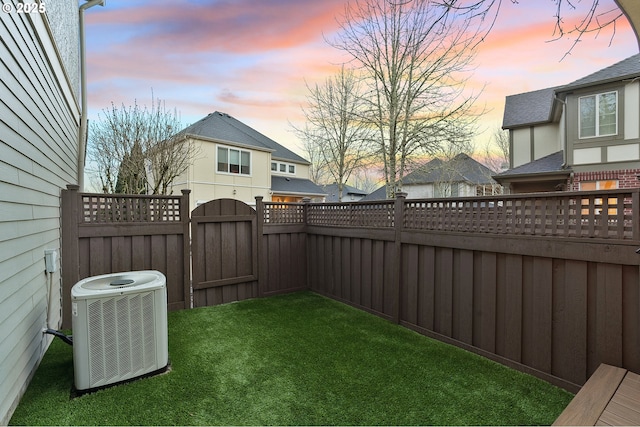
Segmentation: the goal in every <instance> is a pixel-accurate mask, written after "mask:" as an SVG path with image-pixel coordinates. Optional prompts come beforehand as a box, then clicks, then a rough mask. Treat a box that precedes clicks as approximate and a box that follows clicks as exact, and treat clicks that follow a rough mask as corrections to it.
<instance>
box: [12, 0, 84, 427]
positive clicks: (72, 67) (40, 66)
mask: <svg viewBox="0 0 640 427" xmlns="http://www.w3.org/2000/svg"><path fill="white" fill-rule="evenodd" d="M3 3H5V4H7V5H11V4H13V9H14V10H13V12H6V11H5V12H4V13H1V14H0V58H2V60H1V61H0V82H1V83H2V84H1V86H0V87H1V89H0V92H1V94H2V109H1V112H0V343H1V345H0V425H7V424H8V422H9V419H10V417H11V415H12V413H13V411H14V409H15V407H16V405H17V404H18V401H19V399H20V397H21V396H22V394H23V393H24V391H25V389H26V387H27V385H28V382H29V380H30V379H31V377H32V375H33V374H34V372H35V370H36V368H37V366H38V364H39V363H40V360H41V358H42V356H43V354H44V352H45V351H46V349H47V348H48V345H49V344H50V342H51V340H52V336H51V335H44V334H43V332H42V331H43V328H45V327H47V325H49V326H51V327H52V328H57V327H58V325H59V324H60V317H61V315H60V298H61V294H60V289H61V274H60V269H59V268H57V271H55V272H53V273H46V272H45V271H46V270H45V251H47V250H55V251H56V253H57V254H60V248H61V246H62V245H61V231H60V220H61V218H60V190H61V189H63V188H65V187H66V185H67V184H76V183H78V176H77V175H78V131H79V116H80V107H79V94H78V91H79V87H80V76H79V66H78V64H79V38H78V37H79V27H78V2H77V1H76V0H58V1H51V2H46V13H27V14H22V13H17V12H16V9H15V4H16V2H3ZM42 4H43V5H44V3H42ZM61 256H64V254H61ZM57 265H58V266H59V265H60V263H59V262H58V263H57ZM49 291H51V296H50V297H49V296H48V294H49ZM49 301H51V306H50V307H48V306H49ZM47 313H48V316H49V321H47Z"/></svg>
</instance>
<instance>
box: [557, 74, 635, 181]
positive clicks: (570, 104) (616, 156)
mask: <svg viewBox="0 0 640 427" xmlns="http://www.w3.org/2000/svg"><path fill="white" fill-rule="evenodd" d="M609 91H616V92H617V93H618V132H617V134H616V135H612V136H603V137H595V138H585V139H580V138H579V135H578V100H579V98H580V97H583V96H586V95H593V94H599V93H604V92H609ZM567 110H568V111H569V114H568V116H567V121H568V126H567V141H568V144H567V150H568V156H567V160H568V164H569V165H570V166H578V168H577V169H576V170H578V171H581V168H580V167H579V166H581V165H590V167H591V168H595V169H596V170H598V169H600V170H601V169H602V168H603V167H606V168H607V169H614V168H615V169H618V168H619V169H620V170H623V169H632V168H635V167H637V166H638V165H637V163H636V164H634V162H637V161H639V160H640V149H639V148H640V127H639V126H640V124H639V121H638V117H639V112H640V95H639V89H638V83H637V82H634V83H629V84H622V83H617V84H608V85H600V86H594V87H592V88H589V89H584V90H580V91H576V92H575V93H572V94H570V95H569V96H567ZM623 160H624V161H623ZM621 161H622V163H621V164H619V165H615V164H614V163H618V162H621ZM606 164H608V165H606ZM605 165H606V166H605ZM574 169H575V168H574Z"/></svg>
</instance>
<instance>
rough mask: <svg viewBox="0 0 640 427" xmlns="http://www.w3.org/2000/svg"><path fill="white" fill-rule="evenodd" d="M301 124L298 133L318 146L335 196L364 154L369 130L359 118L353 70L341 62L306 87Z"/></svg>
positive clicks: (358, 90)
mask: <svg viewBox="0 0 640 427" xmlns="http://www.w3.org/2000/svg"><path fill="white" fill-rule="evenodd" d="M307 89H308V90H309V94H308V96H307V105H308V106H307V107H306V108H303V109H302V111H303V114H304V116H305V119H306V126H305V127H304V128H301V129H300V128H299V129H296V132H297V134H298V136H299V137H300V138H301V139H303V140H305V141H308V142H309V143H311V144H313V145H314V146H315V148H317V150H318V154H319V156H320V164H321V165H322V167H323V169H324V170H326V171H327V172H328V174H329V176H330V177H331V179H332V180H333V182H335V183H336V185H337V186H338V200H340V201H342V194H343V188H344V185H345V184H346V182H347V181H348V180H349V178H350V177H351V174H352V173H353V171H354V170H356V169H358V168H359V167H361V162H362V160H363V159H364V158H365V157H367V156H368V150H367V148H368V143H369V141H370V139H371V135H372V133H373V132H372V131H371V129H370V128H369V127H368V126H366V124H365V123H364V122H363V119H362V110H363V108H362V104H363V98H362V96H361V90H360V83H359V81H358V78H357V76H356V75H355V74H354V73H353V71H351V70H349V69H346V68H345V67H344V65H343V66H342V67H341V69H340V71H339V73H338V74H337V75H335V76H333V77H329V78H328V79H327V80H325V82H324V84H322V85H318V84H316V85H314V86H313V87H309V86H308V85H307Z"/></svg>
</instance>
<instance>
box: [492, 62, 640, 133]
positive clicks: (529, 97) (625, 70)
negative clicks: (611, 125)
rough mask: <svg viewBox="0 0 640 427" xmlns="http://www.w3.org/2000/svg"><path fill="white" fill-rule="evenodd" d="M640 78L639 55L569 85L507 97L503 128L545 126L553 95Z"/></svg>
mask: <svg viewBox="0 0 640 427" xmlns="http://www.w3.org/2000/svg"><path fill="white" fill-rule="evenodd" d="M638 76H640V54H636V55H633V56H630V57H629V58H627V59H624V60H622V61H620V62H618V63H616V64H613V65H611V66H609V67H606V68H603V69H601V70H599V71H596V72H595V73H592V74H589V75H588V76H586V77H582V78H580V79H578V80H575V81H573V82H571V83H569V84H566V85H563V86H555V87H550V88H546V89H540V90H535V91H532V92H525V93H519V94H516V95H509V96H507V97H506V99H505V106H504V115H503V118H502V127H503V129H510V128H516V127H519V126H528V125H535V124H539V123H547V122H551V121H552V120H553V112H554V99H555V97H556V95H558V94H561V93H564V92H568V91H571V90H576V89H580V88H583V87H589V86H593V85H596V84H603V83H609V82H615V81H620V80H625V79H631V78H634V77H638Z"/></svg>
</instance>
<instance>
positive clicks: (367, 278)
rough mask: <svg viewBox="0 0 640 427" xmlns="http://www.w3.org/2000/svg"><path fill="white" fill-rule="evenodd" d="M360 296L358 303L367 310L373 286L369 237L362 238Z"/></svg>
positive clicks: (370, 308)
mask: <svg viewBox="0 0 640 427" xmlns="http://www.w3.org/2000/svg"><path fill="white" fill-rule="evenodd" d="M361 262H362V298H361V299H360V305H361V306H362V307H366V308H367V309H369V310H372V309H373V306H372V298H373V296H372V290H373V288H374V286H373V282H372V280H373V262H372V241H371V240H369V239H363V240H362V259H361Z"/></svg>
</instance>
